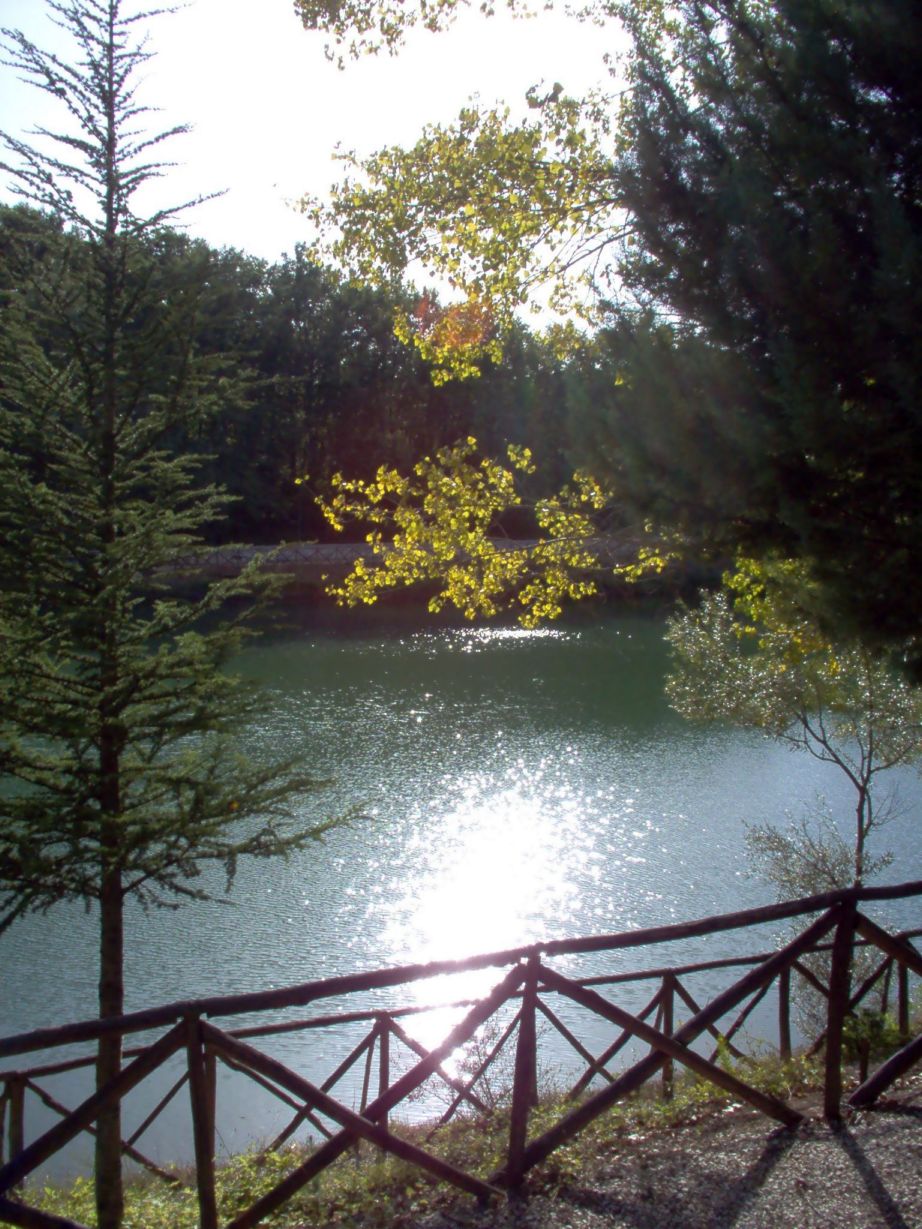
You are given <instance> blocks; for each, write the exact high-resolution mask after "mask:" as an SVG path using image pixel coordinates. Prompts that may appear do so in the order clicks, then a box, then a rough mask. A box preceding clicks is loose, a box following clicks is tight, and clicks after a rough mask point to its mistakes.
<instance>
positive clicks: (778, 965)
mask: <svg viewBox="0 0 922 1229" xmlns="http://www.w3.org/2000/svg"><path fill="white" fill-rule="evenodd" d="M835 921H836V915H835V913H834V912H833V911H832V910H830V911H829V912H828V913H825V914H823V916H822V917H820V918H817V919H816V921H814V922H812V923H811V924H810V925H809V926H808V927H807V929H806V930H804V931H803V932H802V933H801V934H800V935H798V936H797V937H796V938H795V939H793V940H792V941H791V942H790V943H788V944H787V945H786V946H785V947H783V948H781V950H780V951H778V952H776V953H775V954H774V955H773V956H771V957H769V959H768V960H766V961H765V963H764V964H763V965H762V966H761V967H759V968H757V969H752V970H750V971H749V972H748V973H746V974H745V975H744V976H743V977H741V978H740V980H739V981H738V982H736V983H735V984H734V985H732V986H730V987H729V988H728V989H727V990H725V991H723V992H722V993H721V994H719V995H717V997H716V998H715V999H714V1000H713V1001H712V1002H711V1003H710V1004H708V1006H707V1007H705V1008H704V1009H703V1010H702V1011H701V1012H699V1014H698V1015H696V1016H694V1017H693V1018H692V1019H691V1020H688V1021H687V1022H686V1023H685V1024H683V1025H682V1026H681V1027H680V1028H679V1029H678V1031H677V1032H676V1039H677V1041H679V1042H680V1043H681V1044H683V1045H690V1044H691V1042H692V1041H694V1039H695V1038H696V1037H698V1036H699V1034H700V1033H702V1032H703V1031H704V1030H705V1029H706V1028H707V1025H708V1023H714V1022H715V1021H716V1020H719V1019H720V1018H721V1016H723V1015H725V1014H726V1013H727V1012H728V1011H731V1010H732V1009H733V1008H734V1007H735V1006H736V1005H737V1004H738V1003H740V1002H742V1001H743V1000H744V999H746V998H747V997H748V996H749V995H750V994H753V993H754V992H755V990H757V989H758V987H759V986H760V985H762V984H763V983H764V982H766V981H773V980H774V979H775V977H777V975H778V973H779V972H780V971H781V970H782V969H783V968H786V967H787V966H788V965H790V964H791V963H792V962H793V961H794V960H796V959H797V957H798V956H800V955H801V954H802V953H803V952H805V951H808V950H809V949H810V948H812V947H813V946H814V945H815V944H816V943H817V942H818V941H819V940H820V939H821V938H822V937H823V935H825V934H826V933H827V932H828V931H829V930H830V929H831V928H832V926H833V925H834V924H835ZM603 1001H604V1000H603ZM661 1062H662V1057H661V1056H660V1055H648V1056H647V1057H646V1058H642V1059H641V1060H640V1061H639V1062H637V1063H635V1064H634V1066H633V1067H631V1068H630V1069H629V1070H628V1071H625V1072H624V1073H623V1074H622V1075H620V1076H619V1077H618V1078H617V1079H616V1080H615V1082H614V1083H613V1084H610V1085H608V1087H606V1088H603V1089H601V1090H600V1091H599V1092H597V1093H595V1094H593V1096H591V1097H589V1098H588V1099H587V1100H586V1101H584V1102H582V1104H580V1105H578V1106H577V1107H576V1108H575V1109H573V1110H572V1111H571V1112H570V1113H569V1114H568V1115H566V1117H565V1118H563V1119H562V1120H561V1121H560V1122H558V1123H557V1124H556V1125H555V1126H553V1127H551V1128H550V1129H549V1130H548V1131H546V1132H545V1133H544V1134H543V1135H541V1136H539V1137H538V1138H537V1139H534V1140H532V1142H531V1143H530V1144H529V1145H528V1147H527V1148H526V1149H525V1165H526V1167H527V1168H531V1167H532V1166H533V1165H538V1164H540V1162H541V1161H543V1160H544V1159H545V1157H548V1156H550V1154H551V1153H552V1152H553V1151H554V1150H555V1149H556V1148H559V1147H560V1145H561V1144H565V1143H566V1142H567V1140H569V1139H572V1138H573V1136H574V1135H576V1134H578V1133H579V1131H581V1130H582V1129H583V1127H584V1126H585V1125H586V1124H587V1123H589V1122H592V1121H593V1120H594V1119H595V1118H597V1117H598V1115H599V1114H601V1113H603V1112H604V1111H605V1110H606V1109H608V1108H609V1107H610V1106H612V1105H614V1104H615V1103H616V1102H617V1101H619V1100H620V1099H621V1098H622V1097H625V1096H627V1095H628V1093H631V1092H633V1091H634V1090H635V1089H637V1088H640V1087H641V1086H642V1085H643V1084H644V1083H646V1081H647V1080H648V1079H649V1078H650V1076H651V1075H655V1074H656V1072H657V1071H658V1070H659V1066H660V1063H661Z"/></svg>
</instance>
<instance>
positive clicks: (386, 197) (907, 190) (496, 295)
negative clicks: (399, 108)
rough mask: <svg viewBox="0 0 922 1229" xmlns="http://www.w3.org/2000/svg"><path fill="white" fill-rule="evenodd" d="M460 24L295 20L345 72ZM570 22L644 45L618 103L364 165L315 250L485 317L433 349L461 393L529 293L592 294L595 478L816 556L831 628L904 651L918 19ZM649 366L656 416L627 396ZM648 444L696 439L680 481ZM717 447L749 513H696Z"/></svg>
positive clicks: (918, 270)
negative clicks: (429, 284)
mask: <svg viewBox="0 0 922 1229" xmlns="http://www.w3.org/2000/svg"><path fill="white" fill-rule="evenodd" d="M459 7H461V6H460V5H458V4H457V3H456V2H453V0H448V2H447V3H444V4H436V5H433V6H429V5H421V6H419V7H418V8H417V7H415V6H408V7H405V6H403V5H400V4H397V3H394V4H389V3H385V4H384V5H370V4H367V3H365V2H364V0H361V2H359V3H352V2H350V3H348V4H338V3H333V4H330V3H328V2H326V0H324V2H323V3H320V2H315V0H299V4H298V9H299V11H300V13H301V15H302V19H303V20H304V21H305V23H306V24H309V25H312V26H314V27H317V28H321V29H325V30H327V31H328V32H330V33H331V34H332V35H333V36H334V38H335V39H338V40H339V42H340V45H341V46H344V47H346V46H347V44H348V49H349V50H351V51H359V50H362V49H368V47H369V45H371V44H375V45H378V46H385V47H387V48H389V49H394V48H395V47H396V46H397V45H398V44H399V41H400V38H401V35H402V34H403V32H404V31H405V30H406V29H407V28H408V27H409V26H410V25H412V24H415V23H418V22H422V23H424V24H427V25H428V26H429V27H430V28H433V29H442V28H444V27H445V25H446V24H448V23H449V22H450V20H451V17H452V15H453V13H454V12H455V11H456V10H457V9H458V8H459ZM484 11H485V12H487V13H489V12H490V11H491V10H490V7H489V6H487V7H486V9H485V10H484ZM580 16H581V17H582V19H583V20H593V21H598V22H599V23H600V25H601V26H602V27H603V28H605V29H606V31H607V34H610V36H611V39H612V44H614V42H615V40H616V37H617V35H616V34H615V31H616V30H621V29H623V30H624V31H626V32H627V34H628V36H629V40H630V50H629V52H628V53H627V55H626V56H624V57H622V59H621V60H620V62H615V63H614V69H615V72H616V75H615V76H614V77H613V79H612V82H611V89H610V90H609V91H608V92H605V91H599V92H597V93H590V94H589V95H587V96H586V97H584V98H579V99H574V98H571V97H568V96H567V94H566V92H565V91H564V90H563V89H562V88H560V87H558V86H557V85H555V86H554V87H553V88H551V89H549V90H545V89H544V88H543V87H536V89H535V90H534V91H533V92H532V93H531V95H530V97H529V99H528V102H529V104H530V107H529V110H528V114H527V115H526V116H525V117H524V118H516V117H514V116H513V115H512V114H511V113H510V112H508V111H506V110H503V109H497V108H493V109H482V108H479V107H476V106H470V107H467V108H465V109H464V111H463V112H462V113H461V115H460V116H459V118H458V120H457V121H456V122H455V123H454V124H452V125H448V126H438V127H429V128H427V129H425V130H424V132H423V134H422V137H421V138H420V140H419V142H418V143H417V144H416V145H415V146H413V147H412V148H410V149H385V150H381V151H378V152H377V153H375V154H373V155H371V156H370V157H369V158H366V159H359V158H355V157H353V158H351V160H350V174H349V175H348V177H347V178H346V179H344V180H343V181H342V182H341V183H340V184H339V186H338V188H337V190H336V192H335V195H334V198H333V201H332V204H331V205H330V206H329V207H322V206H319V205H317V204H316V203H314V204H312V205H310V206H309V207H310V208H311V211H312V214H313V217H314V218H315V220H316V222H317V223H318V225H319V226H320V228H321V233H322V236H323V239H322V242H323V243H324V244H325V245H326V248H327V250H329V251H332V252H333V253H334V254H335V255H336V256H337V257H338V258H339V259H341V260H342V261H344V262H345V263H347V264H349V265H350V266H351V267H352V268H354V269H356V270H357V271H358V272H359V273H361V274H362V276H365V277H371V276H376V277H379V278H381V277H387V276H392V275H394V274H397V273H402V272H403V271H404V270H405V269H406V268H407V266H408V264H409V263H410V262H411V261H421V262H422V263H423V264H424V265H425V266H426V267H427V268H429V269H430V270H431V271H432V272H433V273H434V274H436V275H438V276H440V277H442V278H443V279H446V280H447V281H448V282H449V283H450V284H451V285H452V286H453V287H454V288H455V289H456V290H457V292H458V293H459V295H460V297H461V299H462V301H464V302H465V303H466V304H467V305H468V306H469V307H470V309H471V310H472V311H473V312H474V313H476V314H477V315H478V316H479V317H480V318H483V317H484V316H485V315H486V314H487V313H491V314H492V316H491V318H492V322H493V330H494V331H493V332H492V333H490V334H489V337H488V335H487V332H486V331H484V332H483V333H482V334H481V335H480V336H478V335H477V334H476V331H474V332H473V333H471V332H468V333H467V334H465V335H463V336H462V338H461V341H462V344H461V346H460V349H458V348H455V350H454V352H452V351H451V349H450V348H448V347H442V348H440V347H439V345H438V344H437V342H436V344H433V343H432V340H431V339H430V338H428V337H427V336H423V337H422V338H421V339H420V340H421V344H422V346H423V348H424V350H427V352H428V353H429V354H430V355H431V356H432V357H434V358H435V359H436V360H437V361H439V362H441V363H443V364H444V365H446V366H447V367H448V368H452V367H454V369H456V370H460V371H462V372H465V371H469V370H470V369H471V365H472V363H474V362H475V361H476V355H477V353H478V352H479V351H481V350H482V348H483V344H484V341H485V340H489V342H490V344H493V342H494V340H495V331H496V330H497V329H498V330H500V331H501V330H502V328H503V327H504V324H505V323H506V322H507V321H508V320H509V319H510V318H511V315H512V313H513V312H514V311H515V310H516V309H518V308H520V307H521V306H522V305H523V304H525V303H526V302H528V301H530V300H531V299H532V298H533V295H534V291H535V289H536V287H537V285H538V284H539V283H541V282H548V281H549V282H550V283H551V284H552V286H553V287H554V289H555V292H556V293H557V294H558V295H562V296H563V299H561V302H562V303H563V302H565V300H566V298H567V296H571V299H572V296H573V295H574V294H577V295H579V294H581V293H582V291H581V289H580V287H579V285H578V281H575V280H574V279H578V278H582V280H583V282H584V283H585V284H588V286H589V288H590V298H589V300H588V302H589V305H590V307H594V308H598V309H601V310H602V312H603V313H604V312H605V311H609V312H612V313H613V314H614V318H615V321H616V325H617V332H618V334H619V344H620V345H621V356H620V358H619V360H618V362H619V371H618V374H619V375H620V376H621V382H620V384H618V385H617V387H615V386H614V385H612V386H610V387H609V390H608V397H607V399H606V404H607V406H608V407H609V408H608V413H607V415H605V414H602V415H600V418H601V419H602V421H601V422H600V423H599V426H598V431H597V440H599V441H603V442H606V441H607V444H608V447H607V449H603V450H604V451H607V452H609V453H612V454H614V463H613V472H612V473H610V474H609V473H606V474H600V475H598V476H599V477H603V478H606V479H615V478H617V481H618V485H619V495H621V496H623V497H629V498H630V499H632V500H634V501H635V503H636V505H637V507H638V510H639V512H640V513H641V514H642V515H643V516H655V517H656V518H658V519H659V520H661V522H663V523H666V524H672V525H678V526H679V527H681V528H682V529H683V530H684V531H685V532H686V533H688V534H690V535H692V536H693V535H694V533H695V530H696V526H697V525H699V524H703V525H704V526H705V534H706V537H707V540H708V541H709V542H710V543H711V544H713V545H715V546H717V547H723V548H725V549H729V550H730V551H731V552H732V551H734V550H735V549H737V548H739V547H742V548H743V549H745V550H747V551H748V552H749V553H759V554H761V553H763V552H766V551H767V552H771V551H780V552H781V553H783V554H787V555H789V556H792V557H801V558H803V559H805V560H808V561H809V562H810V563H811V566H812V568H813V572H814V576H815V578H816V579H817V581H818V582H819V584H818V587H817V589H816V591H815V595H816V609H815V611H814V613H815V615H816V616H817V617H818V618H820V619H821V620H826V621H827V623H828V624H829V625H835V624H838V625H839V626H840V627H843V628H844V629H845V632H846V634H847V635H849V636H851V635H853V634H854V635H857V636H858V637H859V638H860V639H861V640H862V641H863V642H864V643H866V644H869V645H877V646H881V645H883V646H887V647H891V648H893V647H895V648H897V649H899V650H902V646H904V644H905V642H906V641H907V640H911V639H912V638H913V637H916V636H917V634H918V628H919V626H920V623H922V618H920V616H922V584H920V583H919V582H918V581H917V577H918V576H919V575H920V574H922V573H920V569H919V568H918V566H917V563H918V543H919V541H920V539H922V534H920V530H922V524H920V516H922V489H920V473H919V468H918V466H917V465H916V464H915V462H914V459H913V458H914V457H915V455H916V454H917V451H918V445H919V406H920V404H922V397H920V388H919V378H920V377H919V373H920V371H922V362H920V353H919V345H920V343H919V332H918V329H917V327H916V321H917V319H918V317H919V314H920V303H919V295H920V293H922V291H920V287H922V276H920V274H922V225H920V223H922V205H920V201H922V192H920V177H922V157H920V154H922V92H920V88H919V74H918V71H917V65H918V62H919V57H920V53H922V11H920V10H919V8H918V6H907V5H906V4H905V3H902V0H881V3H879V4H875V5H866V4H862V3H857V2H855V0H849V2H847V3H842V2H841V0H771V2H770V0H708V2H707V3H699V2H698V0H679V2H678V3H676V4H674V5H665V4H662V3H652V2H651V3H643V4H636V3H630V4H628V3H621V2H619V0H602V2H601V3H596V4H589V5H588V6H587V7H585V8H584V9H582V10H580ZM350 39H351V40H352V42H351V43H350V42H349V40H350ZM411 331H412V330H410V329H409V327H408V328H407V332H408V333H409V332H411ZM427 347H428V349H427ZM651 348H652V349H653V351H654V352H655V353H656V356H657V359H656V362H657V365H658V367H659V369H660V371H661V375H660V377H659V380H658V384H659V386H660V391H661V393H662V394H663V395H661V396H658V397H657V398H656V399H655V400H654V399H653V398H652V397H649V396H647V395H646V394H645V391H644V389H643V387H641V385H640V384H639V382H638V381H637V379H635V378H634V375H633V373H634V372H637V373H639V374H641V375H642V374H643V373H644V372H645V371H648V370H649V369H650V367H651V366H652V365H653V364H652V360H651V358H650V351H651ZM695 351H701V352H703V353H704V354H705V356H706V358H705V359H704V360H700V361H699V360H698V359H694V358H693V352H695ZM690 354H691V355H692V360H693V370H694V373H695V374H694V377H693V378H692V379H691V380H689V378H688V375H687V370H688V369H687V364H688V362H689V361H690ZM724 360H725V361H724ZM708 365H710V367H711V368H713V370H712V372H711V373H710V375H711V378H710V379H707V378H703V377H704V376H706V375H707V372H706V371H705V368H706V367H707V366H708ZM702 405H703V406H704V407H705V409H704V411H703V412H701V411H700V410H699V407H700V406H702ZM709 405H712V406H713V410H712V412H708V410H707V407H708V406H709ZM690 414H692V415H695V414H697V415H698V416H699V417H700V418H701V419H702V420H703V422H704V423H705V424H706V427H707V432H706V433H702V434H701V437H700V438H698V439H697V440H695V439H694V437H693V436H691V435H690V433H689V432H688V431H687V422H686V420H687V418H688V416H689V415H690ZM645 415H652V421H651V422H650V423H649V424H648V423H646V422H645V421H644V416H645ZM638 425H639V426H640V427H641V429H642V431H643V432H644V433H645V434H646V436H647V438H648V439H650V438H652V437H655V438H656V439H658V440H661V441H667V443H668V441H669V440H676V441H678V440H686V441H691V443H692V445H693V447H694V449H695V450H694V451H689V452H688V453H687V454H686V455H683V456H678V455H675V456H674V458H673V459H674V468H675V473H676V475H677V480H676V481H673V480H672V479H671V476H670V474H669V472H668V470H667V471H666V472H665V474H664V473H663V469H662V467H660V469H659V470H658V472H657V473H656V474H655V475H654V474H653V473H651V472H650V471H649V470H647V471H645V470H644V467H643V463H644V461H645V460H646V459H648V457H649V450H647V451H646V452H645V451H644V450H638V451H637V452H636V453H635V454H634V456H633V457H632V458H631V461H632V463H631V464H625V465H623V466H620V465H619V463H618V454H619V450H620V449H621V448H622V447H624V448H629V447H630V442H629V441H630V437H631V434H632V432H633V430H634V429H635V427H636V426H638ZM714 448H716V449H717V451H718V452H719V453H720V454H721V456H722V457H723V460H724V469H725V472H726V473H728V474H729V475H731V476H733V475H735V474H736V473H737V472H739V473H740V474H742V475H743V476H744V477H743V479H742V480H741V481H740V483H739V487H740V491H741V494H742V496H743V497H742V498H740V499H738V500H730V501H727V500H725V498H724V493H723V491H722V485H721V483H720V482H719V481H716V482H715V483H713V484H711V485H710V486H706V485H704V484H701V483H699V484H698V486H697V489H696V490H695V496H696V499H695V504H696V505H697V507H696V508H692V507H690V506H689V502H688V500H687V498H686V496H687V493H688V486H689V482H688V481H687V475H688V474H689V473H692V474H693V473H694V472H695V471H696V470H697V469H698V467H699V465H701V466H703V469H704V471H705V472H708V471H709V469H710V468H711V467H709V465H708V457H709V455H710V453H711V451H712V450H713V449H714ZM753 476H754V477H755V479H756V480H755V481H749V479H750V478H751V477H753ZM702 536H704V535H702ZM909 657H910V658H911V659H912V661H913V663H914V664H915V666H916V667H917V668H922V666H920V663H922V653H920V652H919V650H918V647H915V648H910V650H909Z"/></svg>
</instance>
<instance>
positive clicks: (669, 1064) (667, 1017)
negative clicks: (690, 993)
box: [660, 976, 676, 1101]
mask: <svg viewBox="0 0 922 1229" xmlns="http://www.w3.org/2000/svg"><path fill="white" fill-rule="evenodd" d="M675 983H676V979H675V977H674V976H671V977H664V978H663V994H662V998H661V999H660V1010H661V1011H662V1019H661V1023H660V1027H661V1028H662V1031H663V1032H664V1033H665V1034H666V1036H667V1037H671V1036H672V1034H673V1031H674V1030H675ZM660 1078H661V1081H662V1084H661V1088H662V1095H663V1100H664V1101H671V1100H672V1094H673V1087H674V1084H675V1063H674V1060H673V1059H672V1058H671V1057H670V1058H667V1059H666V1061H665V1062H664V1063H663V1070H662V1073H661V1076H660Z"/></svg>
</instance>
